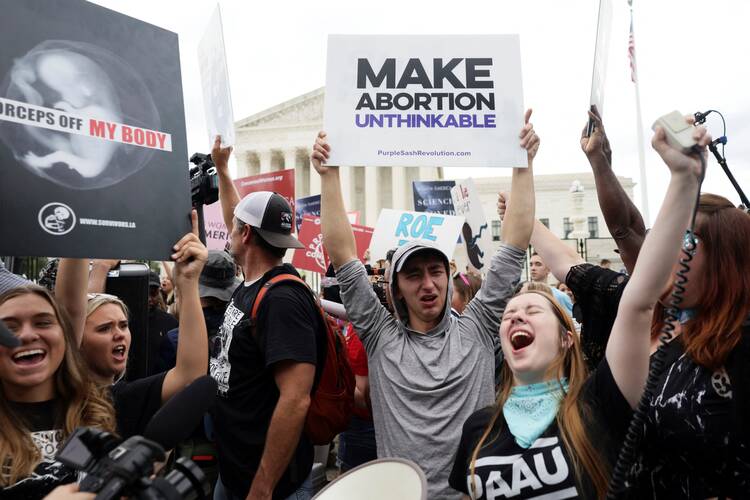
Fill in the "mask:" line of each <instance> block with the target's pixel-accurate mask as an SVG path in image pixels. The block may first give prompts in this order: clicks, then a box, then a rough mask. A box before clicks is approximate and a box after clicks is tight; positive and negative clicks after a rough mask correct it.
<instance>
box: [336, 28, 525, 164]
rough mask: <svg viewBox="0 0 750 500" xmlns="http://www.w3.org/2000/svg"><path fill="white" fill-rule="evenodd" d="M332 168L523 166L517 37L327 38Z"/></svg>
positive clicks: (521, 98) (390, 36)
mask: <svg viewBox="0 0 750 500" xmlns="http://www.w3.org/2000/svg"><path fill="white" fill-rule="evenodd" d="M323 122H324V130H325V131H326V132H327V133H328V142H329V143H330V145H331V157H330V159H329V161H328V164H329V165H341V166H350V165H365V166H401V167H413V166H420V167H421V166H430V167H433V166H435V165H441V166H445V167H525V166H526V165H527V159H526V152H525V151H524V150H523V149H522V148H521V147H520V146H519V143H518V132H519V130H521V127H523V86H522V82H521V48H520V41H519V38H518V35H440V36H437V35H330V36H329V37H328V61H327V75H326V99H325V110H324V117H323Z"/></svg>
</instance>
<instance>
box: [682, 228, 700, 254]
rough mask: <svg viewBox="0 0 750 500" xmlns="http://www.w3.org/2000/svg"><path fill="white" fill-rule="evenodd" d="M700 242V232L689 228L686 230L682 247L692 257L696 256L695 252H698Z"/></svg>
mask: <svg viewBox="0 0 750 500" xmlns="http://www.w3.org/2000/svg"><path fill="white" fill-rule="evenodd" d="M700 242H701V240H700V238H698V234H697V233H695V232H693V231H690V230H689V229H688V230H687V231H685V237H684V238H683V239H682V249H683V250H685V251H686V252H687V253H688V254H690V256H691V257H695V254H696V253H697V252H698V243H700Z"/></svg>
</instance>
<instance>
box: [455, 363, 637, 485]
mask: <svg viewBox="0 0 750 500" xmlns="http://www.w3.org/2000/svg"><path fill="white" fill-rule="evenodd" d="M581 395H582V397H583V398H584V400H585V401H586V403H587V404H588V405H589V407H590V409H591V416H590V419H589V421H587V429H588V431H589V439H590V440H591V442H592V444H593V445H594V446H595V447H596V448H597V449H598V450H600V451H603V453H604V456H603V457H602V458H603V459H606V460H608V461H610V462H611V463H612V465H614V460H615V459H616V454H617V451H618V450H619V445H620V443H621V442H622V440H623V438H624V436H625V432H626V431H627V427H628V424H629V423H630V417H631V415H632V410H631V409H630V406H629V405H628V403H627V401H626V400H625V398H624V396H623V395H622V393H621V392H620V390H619V388H618V387H617V384H616V383H615V381H614V378H613V377H612V372H610V369H609V365H608V364H607V361H606V360H604V361H602V363H601V364H600V365H599V368H597V370H595V371H594V372H593V373H592V374H591V376H590V377H589V378H588V380H587V381H586V385H585V387H584V389H583V392H582V393H581ZM496 410H497V407H494V406H493V407H489V408H484V409H482V410H479V411H477V412H475V413H474V414H472V415H471V417H469V419H468V420H467V421H466V423H465V424H464V428H463V432H462V434H461V440H460V442H459V447H458V453H457V454H456V460H455V462H454V465H453V470H452V471H451V475H450V478H449V481H448V482H449V484H450V485H451V487H452V488H454V489H456V490H458V491H461V492H463V493H464V494H466V495H469V491H470V490H469V481H470V479H469V478H470V471H471V457H472V454H473V452H474V447H475V446H476V444H477V443H478V442H479V439H480V438H481V437H482V434H483V433H484V431H485V429H486V427H487V425H489V422H490V420H491V419H492V416H493V414H494V413H495V411H496ZM502 420H503V419H502V415H501V416H500V418H499V419H498V421H499V422H500V421H502ZM498 429H499V434H498V432H497V430H498ZM493 438H494V440H493ZM485 443H490V444H485V446H484V448H482V450H480V452H479V454H478V456H477V461H476V464H475V469H474V484H475V488H476V493H477V496H476V497H474V498H477V499H488V498H491V499H501V498H536V497H544V498H577V497H582V498H595V496H596V495H595V490H594V488H593V485H592V483H591V481H590V480H589V479H588V478H587V477H585V476H584V477H583V478H582V480H581V483H582V484H580V485H579V484H576V477H575V472H574V468H573V464H572V462H571V461H570V458H569V456H568V452H567V450H566V449H565V445H564V444H563V440H562V436H561V435H560V432H559V429H558V427H557V423H556V422H555V421H553V422H552V424H551V425H550V426H549V427H548V428H547V430H546V431H545V432H544V433H542V435H541V436H540V437H539V438H538V439H537V440H536V441H535V442H534V443H533V444H532V445H531V447H529V448H522V447H520V446H519V445H518V444H517V443H516V441H515V439H514V437H513V435H512V434H511V433H510V431H509V430H508V426H507V425H505V424H504V423H496V429H494V430H493V432H492V433H491V434H490V437H489V438H488V439H487V440H486V441H485ZM545 495H549V496H545Z"/></svg>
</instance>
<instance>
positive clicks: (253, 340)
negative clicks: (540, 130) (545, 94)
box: [0, 109, 750, 500]
mask: <svg viewBox="0 0 750 500" xmlns="http://www.w3.org/2000/svg"><path fill="white" fill-rule="evenodd" d="M530 114H531V112H530V111H528V112H527V114H526V119H525V122H526V123H525V125H524V127H523V128H522V130H521V132H520V135H519V138H520V145H521V147H523V148H525V149H526V150H527V157H528V164H529V165H528V166H529V168H517V169H514V170H513V177H512V185H511V193H510V194H509V195H505V194H504V193H501V194H500V196H499V200H498V213H499V215H500V218H501V219H502V220H503V225H502V236H501V240H502V242H501V246H500V249H499V250H498V251H497V253H496V254H495V255H494V256H493V258H492V260H491V263H490V266H489V267H488V269H487V271H486V275H485V276H484V279H482V277H481V276H479V275H477V274H473V273H469V272H466V273H462V272H457V271H456V269H455V263H454V262H453V261H451V260H449V257H448V256H446V255H445V254H443V253H442V252H441V251H440V250H439V249H438V248H436V247H434V246H431V245H430V244H428V243H424V242H411V243H407V244H405V245H403V246H402V247H400V248H398V249H394V250H392V251H390V252H389V253H388V256H387V258H386V259H385V260H378V261H377V264H376V266H371V265H370V264H369V260H370V257H369V252H368V255H367V257H366V258H365V262H364V263H362V262H361V261H360V260H359V259H358V258H357V251H356V244H355V240H354V235H353V232H352V230H351V226H350V224H349V221H348V218H347V216H346V209H345V207H344V202H343V196H342V193H341V185H340V179H339V170H338V168H337V167H330V166H327V165H326V162H327V160H328V158H329V153H330V151H331V148H332V147H336V145H335V144H333V145H329V144H328V142H327V138H326V135H325V133H324V132H321V133H320V134H319V135H318V137H317V139H316V141H315V144H314V146H313V149H312V154H311V161H312V164H313V166H314V168H315V169H316V171H317V172H318V174H319V175H320V178H321V203H322V204H321V208H322V212H321V230H322V233H323V239H324V244H325V246H326V250H327V252H328V255H329V256H330V258H331V262H332V267H331V272H330V273H329V275H327V276H326V278H325V279H324V280H323V282H322V285H323V289H322V295H323V298H324V299H326V300H331V301H333V302H339V303H341V304H343V309H344V312H345V314H346V316H347V318H346V319H341V320H337V329H340V331H341V332H343V335H344V337H345V339H346V349H345V351H346V353H347V356H348V363H349V365H350V366H351V368H352V371H353V374H354V378H355V382H356V387H355V388H354V394H353V399H354V410H353V415H352V418H351V421H350V423H349V426H348V428H347V429H346V430H345V431H344V432H342V433H341V434H340V435H339V456H338V458H339V466H340V468H341V471H342V472H346V471H347V470H350V469H352V468H354V467H357V466H359V465H361V464H363V463H366V462H368V461H370V460H373V459H375V458H377V457H380V458H387V457H396V458H407V459H410V460H412V461H414V462H415V463H417V464H418V465H419V466H420V467H421V468H422V469H423V470H424V472H425V474H426V477H427V481H428V489H429V492H428V498H436V499H452V498H456V499H457V498H459V497H462V496H468V497H470V498H476V499H481V498H528V497H540V496H546V497H547V498H569V497H575V496H578V497H584V498H602V497H604V496H605V493H606V491H607V488H608V485H609V484H610V481H611V478H612V475H613V467H614V464H615V462H616V459H617V455H618V452H619V451H620V449H621V447H622V443H623V441H624V439H625V435H626V431H627V430H628V425H629V424H630V422H631V417H632V416H633V415H634V410H635V413H636V414H637V415H639V416H642V417H643V420H642V425H641V426H639V428H637V429H635V430H636V431H637V434H638V436H637V437H638V439H636V440H635V441H633V443H634V446H635V448H634V450H635V453H634V458H633V460H632V462H625V463H624V464H621V465H624V469H623V470H624V478H625V485H626V487H627V491H626V494H627V496H628V497H632V498H668V497H669V498H671V497H680V498H691V499H692V498H696V499H697V498H712V497H719V498H722V497H726V498H744V497H746V496H747V492H748V491H750V431H748V429H747V422H750V392H749V389H748V387H750V364H748V363H747V360H748V358H749V357H750V321H749V319H748V318H749V316H750V263H748V259H747V258H746V255H745V252H746V249H747V246H748V242H750V216H749V215H748V214H747V213H746V212H745V211H743V210H740V209H738V208H735V207H734V206H733V205H732V204H731V203H730V202H729V201H728V200H726V199H725V198H723V197H721V196H717V195H710V194H701V195H700V196H699V189H700V184H701V181H702V176H703V174H704V170H703V169H704V168H705V156H704V153H705V152H702V153H699V152H698V151H697V150H693V151H691V152H690V153H689V154H685V153H682V152H680V151H678V150H676V149H674V148H672V147H671V146H669V144H668V143H667V142H666V139H665V134H664V132H663V131H661V130H658V129H657V131H656V132H655V134H654V138H653V140H652V145H653V147H654V149H655V150H656V151H657V153H658V154H659V155H660V156H661V158H662V159H663V161H664V163H665V164H666V165H667V167H668V169H669V171H670V182H669V186H668V188H667V192H666V195H665V199H664V201H663V204H662V207H661V209H660V211H659V214H658V216H657V218H656V220H655V223H654V227H653V228H652V229H651V231H650V232H648V235H646V230H645V226H644V224H643V219H642V217H641V215H640V213H639V212H638V210H637V209H636V208H635V206H634V205H633V204H632V202H631V201H630V198H629V197H628V196H627V194H626V193H625V191H624V189H623V188H622V186H621V185H620V184H619V182H618V181H617V178H616V176H615V175H614V173H613V171H612V166H611V149H610V145H609V141H608V140H607V136H606V133H605V130H604V126H603V123H602V120H601V118H600V116H599V114H598V111H597V110H596V109H592V111H591V112H590V113H589V116H590V118H591V120H593V122H594V124H595V127H594V131H593V133H592V134H590V135H586V134H584V135H583V136H582V138H581V148H582V151H583V152H584V154H585V155H586V157H587V158H588V160H589V162H590V164H591V167H592V170H593V172H594V176H595V180H596V187H597V196H598V199H599V203H600V205H601V208H602V212H603V214H604V217H605V222H606V224H607V227H608V229H609V231H610V232H611V233H612V235H613V237H614V239H615V241H616V243H617V246H618V251H619V253H620V256H621V258H622V260H623V263H624V266H625V269H626V271H627V273H629V274H630V275H628V274H625V273H618V272H615V271H614V270H612V269H610V265H611V263H610V262H608V261H606V260H603V261H601V262H600V263H599V265H593V264H589V263H586V262H584V261H583V259H582V258H581V257H580V256H579V255H578V254H577V253H576V252H575V250H574V249H573V248H571V247H570V246H569V245H567V244H565V243H564V242H563V241H562V240H560V239H559V238H558V237H557V236H555V235H554V234H553V233H551V232H550V231H549V229H547V228H546V227H545V226H544V225H543V224H541V222H539V221H536V220H535V219H534V204H535V197H534V184H533V160H534V157H535V155H536V152H537V150H538V147H539V138H538V136H537V135H536V133H535V131H534V128H533V126H532V125H531V124H530V123H529V118H530ZM694 139H695V140H696V142H697V143H698V145H699V146H700V148H704V147H705V145H707V144H708V143H709V142H710V141H711V138H710V136H709V135H708V134H707V133H706V131H705V129H703V128H695V129H694ZM700 148H699V149H700ZM230 154H231V148H222V147H221V146H220V140H219V139H218V138H217V140H216V142H215V143H214V147H213V151H212V158H213V160H214V163H215V165H216V168H217V172H218V176H219V194H220V196H219V199H220V204H221V208H222V215H223V218H224V221H225V223H226V224H227V227H228V229H229V231H230V245H229V250H228V252H227V251H210V252H209V251H208V250H206V248H205V246H204V245H203V244H202V243H200V241H199V239H198V236H197V221H196V214H195V213H193V214H192V222H193V232H191V233H189V234H187V235H185V237H183V238H182V239H181V240H180V241H179V242H177V244H176V245H175V254H174V255H173V256H172V258H173V260H174V261H175V264H174V268H173V269H172V268H171V265H170V264H169V263H163V268H164V271H165V275H166V278H167V279H166V280H161V279H160V278H159V276H158V275H157V274H156V273H152V275H151V276H150V279H149V297H148V301H149V325H148V331H149V337H148V339H147V340H148V342H149V347H148V350H149V352H150V353H151V355H150V356H149V358H150V359H152V360H156V361H158V363H157V362H154V363H152V365H150V366H149V367H148V372H149V373H148V375H147V376H145V377H144V378H141V379H137V380H125V377H124V374H125V370H126V366H127V360H128V354H129V351H130V345H131V337H132V336H133V335H138V334H140V333H141V332H133V333H131V331H130V326H129V320H128V316H129V311H128V307H127V306H126V304H125V303H124V302H123V301H122V300H121V299H120V298H118V297H116V296H113V295H109V294H107V293H105V292H106V280H107V275H108V273H109V271H110V270H111V269H113V268H114V267H116V266H117V265H118V263H119V261H118V260H95V261H92V262H89V261H88V260H84V259H70V258H63V259H55V260H51V261H50V263H49V265H48V266H47V267H46V269H45V272H44V275H43V277H42V278H43V279H41V280H40V282H43V283H44V284H45V286H46V287H47V288H43V287H41V286H37V285H34V284H32V283H31V282H29V281H27V280H25V279H23V278H21V277H18V276H16V275H14V274H12V273H11V272H10V271H8V270H7V269H5V267H4V265H2V262H0V320H2V322H3V324H5V325H7V326H8V328H9V330H10V331H11V332H12V334H13V335H15V337H16V340H18V341H20V343H21V344H20V345H19V346H15V347H12V346H6V345H5V343H7V342H6V340H3V344H2V345H0V488H2V491H1V493H2V495H3V496H9V497H11V498H41V497H43V496H44V495H46V494H48V493H50V492H51V491H52V493H51V495H50V497H49V498H77V496H80V498H92V497H91V496H90V495H88V494H86V493H78V492H76V486H75V485H67V486H63V487H59V486H60V485H63V484H65V483H73V482H75V481H76V479H77V475H76V473H75V471H73V470H70V469H68V468H67V467H66V466H64V465H62V464H61V463H59V462H57V461H56V459H55V454H56V452H57V451H58V450H59V448H60V446H61V444H62V443H63V442H64V440H65V439H66V437H67V436H69V435H70V434H71V432H72V431H73V430H74V429H75V428H76V427H79V426H91V427H95V428H97V429H100V430H104V431H107V432H113V433H116V434H117V435H118V436H119V437H122V438H127V437H129V436H132V435H135V434H140V433H142V432H143V430H144V429H145V427H146V424H147V423H148V421H149V419H150V418H151V417H152V416H153V415H154V414H155V413H156V412H157V410H158V409H159V408H160V407H161V406H162V405H163V404H164V403H165V402H166V401H168V400H169V399H170V398H171V397H173V396H174V395H175V394H176V393H177V392H179V391H180V390H181V389H182V388H184V387H185V386H186V385H187V384H189V383H190V382H191V381H193V380H195V379H196V378H198V377H200V376H202V375H205V374H206V373H209V374H210V375H211V376H212V377H213V378H214V379H215V380H216V382H217V384H218V392H217V397H216V402H215V404H214V405H213V407H212V408H211V410H210V415H209V416H208V417H207V418H206V422H205V429H206V432H205V433H204V432H203V426H200V428H199V429H196V432H195V433H194V435H193V436H191V439H193V438H200V440H201V442H202V443H204V444H207V445H208V446H210V447H212V450H211V451H212V452H213V451H214V448H213V447H215V452H216V456H217V458H218V463H217V466H218V473H217V479H216V482H215V488H214V492H213V494H214V498H215V499H216V500H224V499H239V498H249V499H267V498H274V499H287V498H288V499H308V498H311V497H312V494H313V485H312V477H311V470H312V465H313V446H312V443H311V441H310V438H309V437H308V436H307V435H306V434H305V431H304V429H305V425H306V418H307V414H308V410H309V408H310V405H311V401H312V400H313V397H314V395H315V391H316V388H317V387H318V384H319V382H320V380H321V377H322V371H323V370H322V367H323V366H324V365H326V348H327V345H328V344H327V342H328V340H329V337H328V331H327V328H326V322H327V321H328V324H329V325H330V324H331V322H330V321H329V320H327V319H326V318H325V317H324V316H321V314H320V312H319V309H318V305H317V304H316V297H315V296H314V295H313V293H311V291H310V289H309V288H308V287H307V286H306V285H305V284H304V283H303V282H301V281H300V280H299V274H298V273H297V271H296V270H295V269H294V267H293V266H291V265H289V264H284V263H283V258H284V256H285V254H286V252H287V249H289V248H301V244H300V243H299V241H298V240H296V238H294V236H293V235H292V232H293V220H292V219H293V211H292V209H291V207H290V205H289V203H288V202H287V201H286V200H285V199H284V198H283V197H281V196H280V195H278V194H276V193H270V192H256V193H252V194H249V195H247V196H245V197H244V198H240V196H239V194H238V192H237V190H236V188H235V186H234V183H233V182H232V179H231V177H230V175H229V169H228V159H229V157H230ZM696 199H697V200H698V204H697V207H696V208H695V210H696V214H697V215H695V219H694V225H693V223H692V221H691V216H692V215H693V212H692V210H693V208H694V207H693V204H694V202H695V200H696ZM686 228H687V229H690V230H691V231H688V232H687V233H686V231H685V230H686ZM529 243H531V244H532V245H533V247H534V250H535V253H534V254H533V255H532V256H531V258H530V262H529V264H530V278H531V281H529V282H527V283H523V284H521V283H520V278H521V272H522V267H523V261H524V257H525V249H526V248H528V246H529ZM680 252H682V253H680ZM680 259H682V261H680ZM685 261H688V262H687V263H685ZM238 267H240V268H241V269H242V274H243V275H244V280H239V279H237V278H236V276H237V268H238ZM381 270H383V273H384V275H385V278H384V280H381V279H377V278H376V277H375V276H373V277H368V274H377V273H379V272H380V271H381ZM728 270H731V272H728ZM549 274H552V275H554V277H555V278H556V279H557V281H558V283H557V284H556V285H555V286H553V287H550V286H549V285H548V282H549ZM279 279H281V281H278V282H277V280H279ZM675 280H678V281H680V280H681V281H684V283H683V284H682V285H680V286H676V285H674V283H675ZM51 292H54V293H51ZM261 292H262V293H263V294H264V295H263V298H262V300H261V299H259V298H258V297H259V294H260V293H261ZM675 292H677V295H678V296H679V297H681V302H680V303H679V304H677V307H678V308H679V309H677V310H670V309H669V308H670V307H671V302H672V300H673V298H672V295H673V294H674V293H675ZM170 296H171V297H172V298H173V300H172V302H173V304H172V307H173V311H174V313H175V315H174V316H175V317H172V316H171V315H170V313H168V312H167V311H166V308H167V302H168V297H170ZM165 299H166V300H165ZM175 318H177V319H175ZM573 318H575V319H577V320H578V322H580V329H579V324H578V322H576V321H575V320H574V319H573ZM665 329H672V330H673V337H672V338H671V339H670V340H669V341H668V342H666V341H664V340H662V339H660V333H661V332H662V331H663V330H665ZM579 330H580V332H579ZM6 336H7V335H6ZM11 340H12V338H11ZM657 351H658V352H659V354H657V355H656V356H655V353H656V352H657ZM157 354H159V355H157ZM655 358H656V359H660V358H663V364H664V367H663V369H662V370H661V371H657V372H655V374H654V375H652V376H651V380H650V382H651V383H650V384H649V385H648V386H647V385H646V381H647V379H648V378H649V365H650V363H651V361H652V360H653V359H655ZM657 364H658V363H657ZM493 374H494V375H495V377H494V380H493ZM324 380H325V379H324ZM644 387H651V389H649V390H645V389H644ZM644 393H645V394H646V395H647V396H648V397H647V398H646V400H645V401H646V404H645V406H643V408H641V409H637V410H636V408H637V405H638V402H639V400H640V399H641V397H642V396H643V395H644ZM632 430H633V429H631V431H632ZM189 455H190V453H188V456H189ZM706 464H710V467H707V466H706ZM53 490H54V491H53Z"/></svg>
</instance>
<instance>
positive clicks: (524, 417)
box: [503, 377, 568, 448]
mask: <svg viewBox="0 0 750 500" xmlns="http://www.w3.org/2000/svg"><path fill="white" fill-rule="evenodd" d="M561 386H562V389H561ZM563 389H564V391H565V392H568V379H567V378H565V377H563V378H562V379H560V381H559V382H558V381H557V380H552V381H549V382H539V383H537V384H531V385H522V386H517V387H514V388H513V389H511V392H510V396H509V397H508V400H507V401H506V402H505V404H504V405H503V416H504V417H505V421H506V422H507V423H508V429H510V432H511V434H513V437H514V438H515V440H516V443H518V446H520V447H521V448H529V447H530V446H531V445H532V444H534V441H536V440H537V438H538V437H539V436H541V435H542V433H543V432H544V431H545V430H547V427H549V426H550V424H551V423H552V421H553V420H554V419H555V417H556V416H557V410H558V408H559V407H560V401H561V400H562V398H563V396H564V395H565V394H564V392H563Z"/></svg>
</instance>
